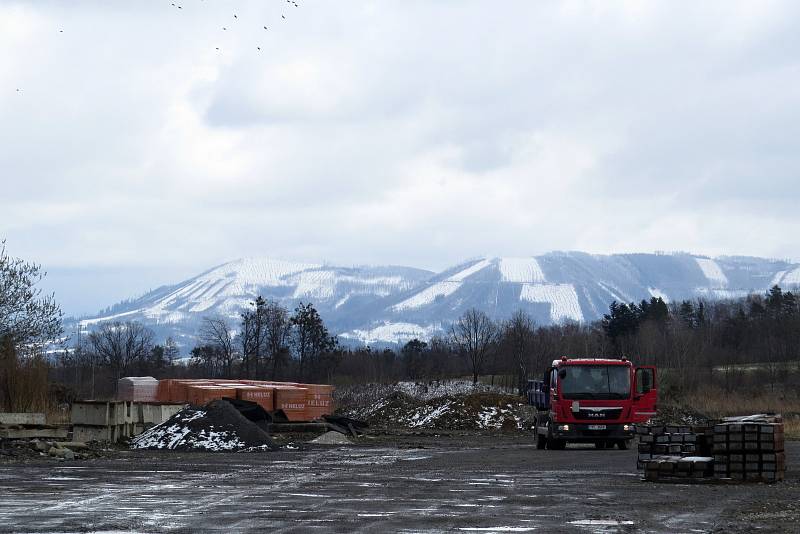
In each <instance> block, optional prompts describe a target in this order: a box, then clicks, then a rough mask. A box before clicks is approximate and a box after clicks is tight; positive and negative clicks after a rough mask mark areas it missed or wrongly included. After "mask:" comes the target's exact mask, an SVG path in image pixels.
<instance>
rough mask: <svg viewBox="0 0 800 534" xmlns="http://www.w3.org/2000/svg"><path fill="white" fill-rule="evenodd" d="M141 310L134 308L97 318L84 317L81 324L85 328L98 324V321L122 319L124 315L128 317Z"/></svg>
mask: <svg viewBox="0 0 800 534" xmlns="http://www.w3.org/2000/svg"><path fill="white" fill-rule="evenodd" d="M141 311H142V310H133V311H128V312H123V313H117V314H115V315H107V316H106V317H98V318H96V319H84V320H82V321H80V323H79V324H80V326H81V328H85V327H87V326H91V325H94V324H98V323H104V322H106V321H115V320H117V319H120V318H122V317H126V316H128V315H133V314H135V313H139V312H141Z"/></svg>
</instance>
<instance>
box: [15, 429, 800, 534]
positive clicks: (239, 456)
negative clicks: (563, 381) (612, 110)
mask: <svg viewBox="0 0 800 534" xmlns="http://www.w3.org/2000/svg"><path fill="white" fill-rule="evenodd" d="M364 441H366V444H365V443H363V442H362V443H361V444H356V445H353V446H343V447H336V446H327V447H324V446H308V445H304V446H301V447H300V448H298V449H294V448H290V449H287V448H282V449H281V450H279V451H273V452H262V453H197V452H195V453H192V452H174V451H126V452H121V453H120V454H119V456H118V457H116V458H103V459H98V460H92V461H83V462H77V461H76V462H60V463H58V464H53V463H52V462H47V461H42V462H39V463H36V462H33V463H20V464H7V465H0V532H165V531H169V532H198V531H212V530H216V531H224V532H250V531H253V532H263V531H269V532H309V531H320V532H453V531H455V532H458V531H463V532H575V533H589V532H656V533H660V532H664V533H667V532H669V533H674V532H726V533H727V532H751V531H753V530H758V531H759V532H798V528H799V527H798V524H800V523H799V522H800V505H799V504H798V503H800V472H798V470H797V467H796V466H797V465H798V462H799V461H800V443H797V442H790V443H789V444H788V446H787V456H788V458H787V463H788V464H789V471H788V472H787V480H786V481H785V482H783V483H779V484H775V485H764V484H755V485H716V484H715V485H710V484H694V485H688V484H682V485H678V484H654V483H648V482H643V481H641V480H640V477H639V475H638V473H637V472H636V471H635V470H634V466H635V454H636V453H635V452H632V451H618V450H604V451H598V450H595V449H594V448H579V447H577V446H575V447H570V448H569V449H567V450H566V451H539V450H536V449H535V447H534V446H533V445H532V443H531V440H530V436H526V435H524V434H520V433H510V434H502V433H501V434H489V433H469V432H461V433H459V432H450V433H438V434H436V433H433V432H429V433H425V432H416V433H403V432H398V433H396V434H394V435H382V436H379V437H377V438H373V439H366V440H364Z"/></svg>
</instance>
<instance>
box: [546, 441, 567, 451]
mask: <svg viewBox="0 0 800 534" xmlns="http://www.w3.org/2000/svg"><path fill="white" fill-rule="evenodd" d="M547 448H548V449H550V450H551V451H563V450H564V449H566V448H567V442H566V441H565V440H563V439H548V440H547Z"/></svg>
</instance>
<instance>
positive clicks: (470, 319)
mask: <svg viewBox="0 0 800 534" xmlns="http://www.w3.org/2000/svg"><path fill="white" fill-rule="evenodd" d="M450 338H451V340H452V342H453V345H454V346H455V347H456V348H457V349H458V351H459V352H460V353H461V354H463V355H465V356H466V357H467V359H468V360H469V362H470V365H471V367H472V383H473V384H477V383H478V375H479V374H481V372H482V371H483V367H484V365H485V364H486V360H487V359H488V358H489V356H490V354H491V353H492V350H493V349H494V345H495V342H496V341H497V338H498V329H497V325H495V323H494V322H493V321H492V320H491V319H489V316H488V315H486V314H485V313H483V312H482V311H480V310H477V309H475V308H470V309H469V310H467V311H466V312H464V315H462V316H461V317H459V318H458V320H457V321H456V322H455V323H454V324H453V326H452V327H451V328H450Z"/></svg>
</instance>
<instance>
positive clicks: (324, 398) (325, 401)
mask: <svg viewBox="0 0 800 534" xmlns="http://www.w3.org/2000/svg"><path fill="white" fill-rule="evenodd" d="M301 385H302V387H304V388H306V389H307V390H308V392H307V393H306V416H307V417H308V419H309V420H310V421H313V420H314V419H320V418H321V417H322V416H323V415H331V414H332V413H333V408H334V405H333V389H334V388H333V386H329V385H327V384H301Z"/></svg>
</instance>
